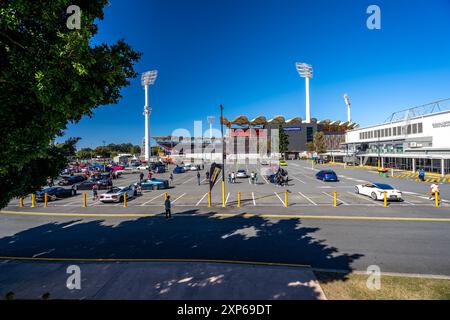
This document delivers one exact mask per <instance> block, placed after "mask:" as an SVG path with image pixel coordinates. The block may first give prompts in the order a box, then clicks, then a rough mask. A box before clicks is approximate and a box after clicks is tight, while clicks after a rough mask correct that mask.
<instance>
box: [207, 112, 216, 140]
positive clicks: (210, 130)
mask: <svg viewBox="0 0 450 320" xmlns="http://www.w3.org/2000/svg"><path fill="white" fill-rule="evenodd" d="M215 118H216V117H214V116H209V117H208V123H209V139H210V140H212V137H213V136H212V125H213V122H214V119H215Z"/></svg>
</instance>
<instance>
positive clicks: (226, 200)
mask: <svg viewBox="0 0 450 320" xmlns="http://www.w3.org/2000/svg"><path fill="white" fill-rule="evenodd" d="M229 196H230V193H229V192H228V194H227V198H226V199H225V205H226V204H227V202H228V197H229Z"/></svg>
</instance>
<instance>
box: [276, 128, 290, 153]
mask: <svg viewBox="0 0 450 320" xmlns="http://www.w3.org/2000/svg"><path fill="white" fill-rule="evenodd" d="M278 138H279V139H280V141H279V152H280V153H281V154H283V156H284V157H285V156H286V152H287V151H288V148H289V136H288V135H287V134H286V132H284V130H283V127H282V126H281V125H279V126H278Z"/></svg>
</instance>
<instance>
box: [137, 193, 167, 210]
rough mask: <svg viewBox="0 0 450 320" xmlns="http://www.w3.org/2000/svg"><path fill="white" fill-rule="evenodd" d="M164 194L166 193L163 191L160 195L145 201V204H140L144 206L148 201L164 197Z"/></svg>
mask: <svg viewBox="0 0 450 320" xmlns="http://www.w3.org/2000/svg"><path fill="white" fill-rule="evenodd" d="M163 195H164V193H161V194H160V195H158V196H156V197H154V198H152V199H150V200H148V201H147V202H144V203H143V204H140V206H141V207H142V206H145V205H146V204H147V203H150V202H152V201H153V200H156V199H158V198H159V197H162V196H163Z"/></svg>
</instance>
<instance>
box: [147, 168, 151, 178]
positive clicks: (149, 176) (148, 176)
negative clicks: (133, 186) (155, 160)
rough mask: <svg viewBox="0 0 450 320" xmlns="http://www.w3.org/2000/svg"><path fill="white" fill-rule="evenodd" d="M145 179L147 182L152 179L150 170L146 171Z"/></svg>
mask: <svg viewBox="0 0 450 320" xmlns="http://www.w3.org/2000/svg"><path fill="white" fill-rule="evenodd" d="M147 178H148V180H151V179H152V172H151V170H148V175H147Z"/></svg>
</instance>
